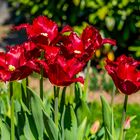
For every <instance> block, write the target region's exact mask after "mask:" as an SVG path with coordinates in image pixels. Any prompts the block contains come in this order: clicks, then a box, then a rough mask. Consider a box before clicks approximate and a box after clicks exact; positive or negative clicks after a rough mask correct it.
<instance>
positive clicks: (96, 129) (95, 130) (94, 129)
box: [90, 120, 100, 134]
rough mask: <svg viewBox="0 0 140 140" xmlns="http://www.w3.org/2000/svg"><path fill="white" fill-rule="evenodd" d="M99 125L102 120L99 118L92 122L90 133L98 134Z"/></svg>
mask: <svg viewBox="0 0 140 140" xmlns="http://www.w3.org/2000/svg"><path fill="white" fill-rule="evenodd" d="M99 127H100V122H99V120H97V121H95V122H94V123H93V124H92V126H91V128H90V133H91V134H96V132H97V131H98V130H99Z"/></svg>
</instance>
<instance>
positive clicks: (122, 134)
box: [119, 95, 128, 140]
mask: <svg viewBox="0 0 140 140" xmlns="http://www.w3.org/2000/svg"><path fill="white" fill-rule="evenodd" d="M127 101H128V95H125V98H124V104H123V112H122V121H121V129H120V137H119V140H124V139H125V137H124V122H125V118H126V108H127Z"/></svg>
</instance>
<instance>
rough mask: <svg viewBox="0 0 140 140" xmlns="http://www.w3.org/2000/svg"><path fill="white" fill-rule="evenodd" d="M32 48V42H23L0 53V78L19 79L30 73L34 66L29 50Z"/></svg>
mask: <svg viewBox="0 0 140 140" xmlns="http://www.w3.org/2000/svg"><path fill="white" fill-rule="evenodd" d="M29 45H30V46H29ZM27 47H28V49H29V50H32V49H33V48H34V46H33V44H30V43H24V44H22V45H17V46H15V47H11V48H10V50H9V51H8V52H6V53H4V52H1V53H0V80H1V81H4V82H6V81H14V80H20V79H23V78H25V77H27V76H28V75H30V74H31V73H32V72H33V70H32V68H33V67H35V65H34V63H33V61H32V58H31V57H30V56H31V55H30V54H29V50H25V48H27Z"/></svg>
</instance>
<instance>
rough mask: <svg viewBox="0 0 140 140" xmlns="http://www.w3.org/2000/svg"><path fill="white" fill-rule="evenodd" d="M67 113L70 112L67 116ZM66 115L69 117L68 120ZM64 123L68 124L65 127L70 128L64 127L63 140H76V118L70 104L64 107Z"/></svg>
mask: <svg viewBox="0 0 140 140" xmlns="http://www.w3.org/2000/svg"><path fill="white" fill-rule="evenodd" d="M68 112H70V114H67V113H68ZM67 115H69V118H67ZM68 119H69V120H68ZM66 121H69V123H70V124H69V125H68V124H67V125H68V126H69V127H70V128H69V127H66V126H65V140H77V118H76V115H75V112H74V109H73V107H72V106H71V105H70V104H69V105H68V106H67V107H66V112H65V122H66Z"/></svg>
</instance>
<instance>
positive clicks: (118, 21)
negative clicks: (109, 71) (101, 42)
mask: <svg viewBox="0 0 140 140" xmlns="http://www.w3.org/2000/svg"><path fill="white" fill-rule="evenodd" d="M7 1H8V4H9V7H10V11H11V13H12V16H11V19H12V22H14V23H15V24H19V23H23V22H31V21H32V20H31V19H33V18H34V17H36V16H38V15H45V16H48V17H49V18H51V19H52V20H54V21H56V22H57V23H58V25H59V26H61V27H62V26H64V25H66V24H69V25H71V26H73V27H74V29H75V30H76V31H77V32H78V33H81V32H82V30H83V28H85V26H86V25H87V24H92V25H94V26H96V27H97V28H98V29H100V31H101V34H102V35H103V36H105V37H110V38H113V39H116V40H117V47H114V48H111V47H110V46H108V45H106V46H105V47H104V48H103V49H102V50H101V51H99V50H98V51H97V52H96V55H95V58H100V57H101V58H103V56H106V55H108V57H109V58H110V59H114V54H115V56H118V55H121V54H124V53H125V54H128V53H131V54H132V55H133V57H135V58H137V59H139V57H140V34H139V32H140V1H139V0H16V1H15V0H7ZM114 52H115V53H114Z"/></svg>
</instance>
